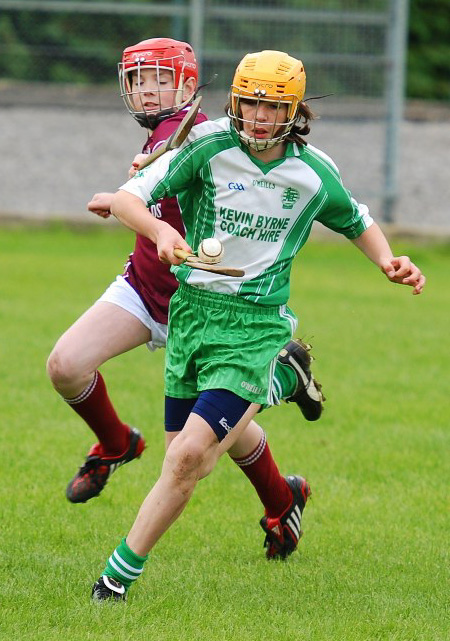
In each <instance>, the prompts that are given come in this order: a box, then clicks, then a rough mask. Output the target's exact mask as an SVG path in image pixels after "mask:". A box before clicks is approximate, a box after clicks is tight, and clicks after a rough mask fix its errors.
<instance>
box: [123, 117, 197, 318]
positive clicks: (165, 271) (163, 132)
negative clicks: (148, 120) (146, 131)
mask: <svg viewBox="0 0 450 641" xmlns="http://www.w3.org/2000/svg"><path fill="white" fill-rule="evenodd" d="M186 110H187V108H186V109H182V110H181V111H180V112H178V113H177V114H175V115H173V116H171V117H170V118H167V120H164V121H163V122H161V124H159V125H158V126H157V127H156V129H155V131H154V132H153V133H152V135H151V136H150V138H149V139H148V140H147V142H146V143H145V145H144V147H143V149H142V152H143V153H150V152H151V151H153V150H156V149H157V148H158V147H159V146H160V145H161V144H162V143H163V142H164V141H165V140H166V139H167V138H168V137H169V136H170V135H171V134H172V133H173V132H174V131H175V130H176V128H177V127H178V125H179V124H180V122H181V120H182V119H183V117H184V116H185V115H186ZM205 120H207V117H206V116H205V115H204V114H202V113H199V114H198V115H197V118H196V121H195V124H196V125H198V124H199V123H201V122H204V121H205ZM149 211H150V213H151V214H152V215H153V216H155V217H156V218H160V219H161V220H164V222H166V223H169V225H172V227H175V229H176V230H177V231H179V232H180V234H182V235H183V236H184V235H185V230H184V225H183V221H182V220H181V215H180V209H179V207H178V202H177V199H176V198H165V199H164V200H160V201H159V202H157V203H156V205H152V206H151V208H150V209H149ZM123 277H124V278H125V279H126V280H127V282H128V283H129V284H130V285H131V286H132V287H133V288H134V289H135V290H136V291H137V293H138V294H139V296H140V298H141V300H142V301H143V303H144V305H145V307H146V308H147V311H148V312H149V314H150V316H151V317H152V318H153V319H154V320H155V321H157V322H158V323H165V324H167V316H168V309H169V300H170V298H171V296H172V294H173V293H174V292H175V290H176V288H177V286H178V283H177V281H176V279H175V276H174V275H173V274H172V273H171V272H170V265H166V264H164V263H162V262H161V261H160V260H159V258H158V252H157V250H156V245H155V244H154V243H152V241H151V240H149V239H148V238H146V237H145V236H141V235H139V234H137V235H136V244H135V246H134V251H133V253H132V254H130V256H129V258H128V262H127V264H126V265H125V272H124V274H123Z"/></svg>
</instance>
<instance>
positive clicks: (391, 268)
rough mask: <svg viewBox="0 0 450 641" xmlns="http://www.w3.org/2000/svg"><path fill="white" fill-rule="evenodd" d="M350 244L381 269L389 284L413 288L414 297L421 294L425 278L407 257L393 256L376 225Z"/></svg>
mask: <svg viewBox="0 0 450 641" xmlns="http://www.w3.org/2000/svg"><path fill="white" fill-rule="evenodd" d="M352 242H353V244H354V245H356V247H358V249H360V250H361V251H362V252H363V253H364V254H365V255H366V256H367V258H369V259H370V260H371V261H372V262H373V263H375V265H377V266H378V267H379V268H380V269H381V271H382V272H383V273H384V274H385V275H386V277H387V278H388V279H389V280H390V281H391V282H393V283H398V284H399V285H409V286H410V287H412V288H413V291H412V293H413V294H414V295H417V294H420V293H421V292H422V290H423V288H424V286H425V282H426V278H425V276H424V275H423V274H422V272H421V270H420V269H419V268H418V267H417V266H416V265H415V264H414V263H413V262H412V261H411V259H410V258H409V256H394V255H393V253H392V250H391V248H390V245H389V243H388V241H387V239H386V237H385V235H384V234H383V232H382V231H381V229H380V227H379V226H378V225H377V224H376V223H374V224H373V225H371V226H370V227H369V228H368V229H366V230H365V231H364V232H363V233H362V234H361V235H360V236H358V238H355V239H354V240H353V241H352Z"/></svg>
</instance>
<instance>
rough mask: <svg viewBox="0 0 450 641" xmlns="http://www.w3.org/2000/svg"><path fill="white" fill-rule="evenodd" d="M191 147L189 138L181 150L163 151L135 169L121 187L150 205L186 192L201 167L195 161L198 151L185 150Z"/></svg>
mask: <svg viewBox="0 0 450 641" xmlns="http://www.w3.org/2000/svg"><path fill="white" fill-rule="evenodd" d="M188 147H189V138H187V139H186V140H185V142H184V143H183V145H181V147H179V148H178V149H173V150H172V151H169V152H167V153H165V154H163V155H162V156H161V157H160V158H158V159H157V160H155V162H153V163H152V164H151V165H149V166H148V167H145V169H142V170H141V171H138V172H136V174H135V176H134V177H133V178H131V179H130V180H129V181H128V182H126V183H125V184H124V185H122V186H121V187H119V189H122V190H123V191H127V192H128V193H130V194H133V195H135V196H137V197H138V198H140V199H141V200H142V201H143V202H144V203H145V204H146V205H147V207H150V206H151V205H154V204H155V203H156V202H157V201H158V200H162V199H163V198H171V197H172V196H175V195H176V194H179V193H181V192H183V191H185V190H186V189H188V188H189V186H190V185H191V184H192V183H193V181H194V180H195V179H196V175H197V171H198V169H199V168H198V167H197V166H196V164H195V162H194V161H195V154H190V153H185V151H186V148H188Z"/></svg>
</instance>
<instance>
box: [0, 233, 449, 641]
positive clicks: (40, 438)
mask: <svg viewBox="0 0 450 641" xmlns="http://www.w3.org/2000/svg"><path fill="white" fill-rule="evenodd" d="M131 245H132V236H131V234H130V233H129V232H127V231H124V230H121V229H120V230H118V229H113V230H111V229H104V228H102V229H100V228H96V229H95V230H91V231H89V232H87V231H78V232H77V231H74V230H72V231H70V230H68V229H64V228H62V227H52V228H49V229H40V228H16V229H11V228H9V229H5V228H4V229H0V268H1V274H2V277H1V280H0V319H1V341H0V345H1V357H0V381H1V394H0V414H1V417H2V428H1V443H2V453H3V461H2V465H1V472H0V476H1V482H0V528H1V538H0V638H1V639H5V640H6V639H7V640H9V639H15V640H22V639H24V640H25V639H26V640H28V639H30V640H31V639H32V640H35V641H41V640H42V641H44V640H45V641H53V640H58V641H59V640H60V639H67V640H68V641H89V640H94V639H95V640H98V639H112V640H114V641H125V640H133V641H141V640H142V641H144V640H148V639H158V641H165V640H167V641H169V640H170V641H197V640H202V641H203V640H204V639H211V640H213V641H216V640H217V641H222V640H227V641H228V640H230V641H231V640H234V639H242V640H243V641H268V640H269V639H274V638H277V639H289V640H290V641H353V640H355V641H356V640H358V641H368V640H374V641H375V640H377V641H378V640H386V641H400V640H401V641H416V640H423V641H445V640H447V639H449V636H450V634H449V618H448V614H449V613H448V604H449V582H448V579H449V576H448V560H449V559H448V532H449V521H448V485H449V464H448V461H449V427H448V423H449V418H450V411H449V410H450V403H449V383H450V375H449V363H448V356H449V353H450V349H449V348H450V341H449V318H450V289H449V286H448V274H449V271H450V247H449V246H448V245H447V246H445V245H443V244H434V245H426V244H411V241H409V242H406V241H405V242H397V243H394V247H395V250H396V252H397V253H409V254H410V255H411V256H412V258H413V260H415V261H416V262H417V263H418V264H420V266H421V267H422V268H423V271H424V272H425V274H426V275H427V276H428V279H429V281H428V286H427V288H426V290H425V292H424V294H423V295H422V296H419V297H413V296H412V295H411V293H410V290H409V289H407V288H405V287H399V286H396V285H392V284H390V283H388V281H387V280H386V279H385V278H384V277H383V276H382V275H381V274H379V273H378V272H377V270H376V268H375V267H374V266H373V265H371V264H369V263H368V261H366V260H365V259H364V257H363V256H362V255H361V254H360V253H359V252H358V251H357V250H355V249H354V248H353V247H352V246H351V245H350V244H349V243H346V242H337V243H331V242H315V241H311V242H310V243H309V244H308V245H307V247H306V248H305V250H304V252H303V253H302V257H301V258H298V259H297V262H296V265H295V269H294V273H293V289H292V298H291V306H292V308H293V309H294V310H295V311H296V313H297V314H298V315H299V317H300V332H299V334H300V335H302V336H304V337H305V338H306V339H308V340H310V341H311V342H313V344H314V354H315V356H316V363H315V372H316V375H317V377H318V378H319V380H321V381H322V383H323V385H324V390H325V393H326V396H327V399H328V400H327V402H326V412H325V414H324V416H323V419H321V420H320V421H319V422H318V423H317V424H308V423H306V422H305V421H304V420H302V417H301V415H300V414H299V412H298V410H297V408H296V407H295V406H293V405H289V406H287V405H283V406H282V407H280V408H275V409H272V410H270V411H267V412H264V413H263V414H261V415H260V417H259V418H260V422H261V424H262V425H263V426H264V427H265V428H266V430H267V433H268V437H269V441H270V443H271V447H272V451H273V453H274V455H275V457H276V459H277V460H278V462H279V465H280V469H281V470H282V472H283V473H292V472H301V473H303V474H304V475H306V476H307V478H308V479H309V481H310V483H311V486H312V489H313V498H312V500H311V501H310V503H308V506H307V508H306V510H305V515H304V530H305V535H304V538H303V540H302V542H301V544H300V547H299V550H298V552H296V553H295V554H294V555H293V556H292V557H291V558H290V559H289V560H288V561H287V562H286V563H272V564H270V563H268V562H267V561H266V560H265V558H264V554H263V549H262V542H263V533H262V530H261V529H260V528H259V525H258V521H259V518H260V517H261V516H262V511H261V507H260V505H259V501H258V499H257V497H256V495H255V493H254V492H253V491H252V488H251V487H250V485H249V484H248V482H247V480H246V479H245V477H244V475H243V474H242V473H241V472H240V471H239V470H238V469H237V468H236V467H235V466H234V465H233V464H231V462H230V461H229V460H228V459H227V458H226V457H225V458H224V459H223V460H221V461H220V462H219V465H218V466H217V468H216V470H215V471H214V472H213V474H212V475H211V476H210V477H209V478H208V479H206V480H204V481H202V482H201V483H200V484H199V486H198V488H197V491H196V493H195V495H194V497H193V499H192V501H191V502H190V504H189V505H188V507H187V509H186V511H185V513H184V514H183V515H182V517H181V518H180V519H179V521H178V522H177V523H176V524H175V525H174V526H173V527H172V529H171V530H170V531H169V532H168V533H167V535H166V536H165V537H164V538H163V539H162V540H161V541H160V543H159V544H158V545H157V546H156V548H155V550H154V553H152V556H151V559H150V560H149V562H148V563H147V566H146V569H145V572H144V574H143V576H142V578H141V579H140V581H139V582H138V583H137V584H136V585H135V586H134V587H133V588H132V590H131V591H130V596H129V600H128V603H127V604H126V605H125V606H120V605H119V606H117V605H116V606H114V604H112V605H111V604H105V605H103V606H98V605H94V604H92V603H91V602H90V600H89V592H90V587H91V585H92V583H93V581H94V580H95V579H96V578H97V577H98V575H99V573H100V572H101V570H102V569H103V567H104V563H105V560H106V558H107V556H108V555H109V554H110V553H111V551H112V550H113V549H114V548H115V547H116V545H117V544H118V542H119V541H120V538H121V537H122V536H123V535H125V534H126V532H127V531H128V529H129V527H130V525H131V523H132V521H133V519H134V515H135V513H136V511H137V508H138V506H139V505H140V503H141V501H142V499H143V498H144V496H145V495H146V493H147V491H148V489H149V488H150V486H151V485H152V483H153V482H154V481H155V480H156V478H157V477H158V474H159V470H160V465H161V461H162V457H163V429H162V421H163V392H162V389H163V358H164V354H163V353H162V352H159V353H157V354H150V353H149V352H148V351H147V350H146V349H145V348H141V349H138V350H136V351H134V352H132V353H129V354H126V355H123V356H121V357H119V358H117V359H116V360H114V361H111V362H110V363H107V364H106V365H105V366H104V367H103V368H102V372H103V374H104V376H105V379H106V381H107V383H108V385H109V389H110V394H111V396H112V398H113V400H114V402H115V404H116V406H117V408H118V410H119V412H120V414H121V416H122V418H123V419H124V420H127V421H129V422H130V423H132V424H134V425H137V426H139V428H140V429H141V430H142V431H143V433H144V434H145V436H146V438H147V442H148V444H149V447H148V449H147V450H146V452H145V454H144V456H143V457H142V459H141V460H140V461H138V462H133V463H132V464H131V465H129V466H126V467H125V468H123V469H121V470H119V471H118V472H117V474H115V475H114V476H113V478H112V479H111V481H110V484H109V485H108V487H107V489H106V490H105V492H104V494H102V496H101V497H100V498H99V499H95V500H93V501H91V502H89V503H87V504H86V505H79V506H74V505H71V504H69V503H68V502H67V501H66V499H65V496H64V492H65V486H66V483H67V481H68V480H69V478H71V476H72V475H73V473H74V472H75V470H76V468H77V466H78V465H79V464H80V463H81V461H82V460H83V458H84V455H85V453H86V451H87V449H88V447H89V446H90V444H91V443H92V440H93V439H92V437H91V434H90V432H89V430H88V429H87V428H86V427H85V426H84V425H83V424H82V423H81V421H80V420H79V419H78V417H77V416H76V415H75V414H74V413H73V412H71V411H70V409H69V408H68V407H67V406H66V405H65V404H64V402H63V401H61V400H60V399H59V397H58V396H57V395H56V393H55V392H54V391H53V390H52V388H51V385H50V383H49V381H48V380H47V378H46V374H45V361H46V358H47V355H48V353H49V351H50V350H51V348H52V346H53V344H54V342H55V341H56V339H57V337H58V336H59V335H60V334H61V333H62V332H63V331H64V330H65V329H66V327H67V326H68V325H69V324H70V323H71V322H72V321H74V320H75V318H76V317H77V316H78V315H79V314H80V313H81V312H82V311H84V309H85V308H86V307H87V306H89V305H90V304H91V303H92V302H93V301H94V300H95V299H96V297H97V296H98V295H99V294H100V293H101V292H102V291H103V289H104V287H105V286H106V285H107V284H108V283H109V282H110V281H111V280H112V278H113V276H115V274H116V273H117V272H118V271H120V269H121V266H122V263H123V262H124V261H125V258H126V256H127V253H128V251H129V250H130V248H131Z"/></svg>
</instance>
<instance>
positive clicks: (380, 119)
mask: <svg viewBox="0 0 450 641" xmlns="http://www.w3.org/2000/svg"><path fill="white" fill-rule="evenodd" d="M407 11H408V0H365V1H362V0H244V1H242V0H227V2H226V4H224V1H223V0H172V1H170V0H167V1H166V2H152V1H142V2H136V1H134V2H128V1H125V0H124V1H120V0H117V1H115V2H103V1H101V0H99V1H97V0H90V1H88V2H86V1H77V0H65V1H58V0H37V1H34V0H12V1H8V0H0V73H1V75H2V80H3V82H2V83H1V85H0V106H1V98H2V94H3V95H6V93H5V90H6V89H7V88H8V86H9V84H8V82H6V81H14V83H17V82H18V83H21V84H20V85H16V84H14V87H15V91H16V95H19V94H20V89H18V87H21V86H23V83H26V86H27V87H33V85H34V84H35V83H39V86H41V85H42V83H52V85H53V86H56V87H57V83H64V86H65V87H66V85H67V83H69V84H70V83H74V84H75V85H77V86H78V87H83V86H85V87H86V86H88V87H89V86H95V87H96V88H97V89H98V87H99V86H100V85H104V86H105V89H106V88H108V87H111V86H113V87H114V91H116V78H115V73H114V68H115V65H116V63H117V61H118V60H119V58H120V55H121V51H122V49H123V48H124V47H126V46H128V45H130V44H134V43H135V42H138V41H140V40H142V39H145V38H149V37H155V36H160V35H163V36H171V37H174V38H177V39H182V40H188V41H189V42H190V43H191V44H192V45H193V47H194V49H195V50H196V52H197V54H198V56H199V60H200V69H201V77H202V80H203V81H207V80H208V79H209V78H210V77H211V76H212V75H213V74H218V77H217V79H216V80H215V81H214V82H213V83H212V84H211V85H210V86H209V87H208V88H207V89H206V90H205V92H206V95H207V96H208V97H209V100H210V103H209V104H210V111H212V113H210V115H212V116H214V117H217V116H219V115H221V107H220V105H221V104H222V103H223V102H224V100H225V97H226V91H227V88H228V86H229V84H230V80H231V78H232V74H233V71H234V68H235V66H236V64H237V62H238V61H239V60H240V58H241V57H242V56H243V55H244V54H246V53H248V52H249V51H258V50H261V49H279V50H283V51H287V52H288V53H290V54H291V55H293V56H296V57H299V58H301V59H302V60H303V62H304V64H305V68H306V72H307V97H310V98H311V97H314V96H317V95H322V94H333V95H332V96H331V97H328V98H325V99H323V100H318V101H317V102H314V103H311V104H312V105H313V107H315V108H316V111H318V112H319V113H320V114H321V115H322V116H323V117H324V118H325V117H326V119H327V121H328V122H331V121H341V122H345V120H348V119H349V118H350V117H351V119H352V123H353V125H355V123H356V122H360V123H363V122H367V121H368V120H370V121H371V122H373V123H376V126H377V129H376V138H377V144H376V145H372V155H376V163H375V164H376V169H375V170H374V171H372V175H371V179H370V180H369V181H368V184H367V185H366V186H364V185H363V186H362V187H361V188H360V192H361V193H358V194H356V195H357V196H358V197H361V198H365V199H366V200H367V199H369V200H370V199H374V198H376V199H377V200H378V201H379V203H381V210H382V212H383V217H384V219H385V220H388V221H389V220H391V219H392V215H393V204H394V201H395V197H396V190H397V165H398V162H397V157H398V154H397V140H398V125H399V121H400V118H401V115H402V101H403V91H404V73H403V72H404V62H405V46H406V45H405V43H406V24H407ZM2 88H3V92H2ZM27 91H31V89H29V90H27ZM17 92H18V93H17ZM53 95H54V92H53ZM85 104H86V108H88V107H89V104H88V102H86V103H85ZM112 104H114V105H116V104H117V106H118V108H119V102H117V103H115V102H114V103H112ZM363 129H364V128H363V127H361V128H360V130H359V135H358V139H359V144H362V137H363V136H364V133H363ZM319 131H320V129H319ZM371 131H372V133H370V134H368V135H371V136H373V130H371ZM327 132H328V133H327V134H326V135H327V137H328V136H329V135H330V134H329V131H328V130H327ZM319 138H320V136H319ZM368 144H370V143H369V142H368ZM331 146H333V143H332V141H331ZM325 150H327V149H325ZM337 162H338V164H339V159H337Z"/></svg>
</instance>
